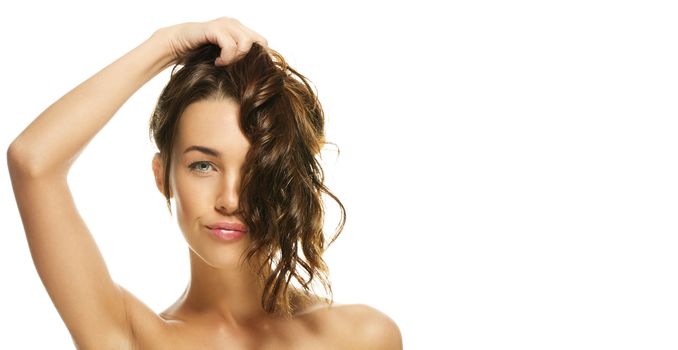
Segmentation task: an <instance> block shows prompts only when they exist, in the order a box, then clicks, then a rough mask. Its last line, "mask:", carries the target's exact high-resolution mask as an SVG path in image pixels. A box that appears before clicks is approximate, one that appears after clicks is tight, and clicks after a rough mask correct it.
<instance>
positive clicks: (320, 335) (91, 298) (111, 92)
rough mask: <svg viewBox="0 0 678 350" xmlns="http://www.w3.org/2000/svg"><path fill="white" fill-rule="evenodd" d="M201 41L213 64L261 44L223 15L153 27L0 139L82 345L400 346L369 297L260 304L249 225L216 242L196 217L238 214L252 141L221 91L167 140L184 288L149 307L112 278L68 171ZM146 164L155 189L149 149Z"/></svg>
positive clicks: (56, 298)
mask: <svg viewBox="0 0 678 350" xmlns="http://www.w3.org/2000/svg"><path fill="white" fill-rule="evenodd" d="M206 42H211V43H214V44H218V45H219V46H220V47H221V49H222V51H221V56H220V57H219V58H218V59H217V60H216V62H215V64H216V65H224V64H229V63H231V62H234V61H236V60H238V59H239V58H241V57H242V55H243V54H244V53H246V52H247V51H248V50H249V48H250V47H251V45H252V43H253V42H258V43H260V44H262V45H263V46H267V42H266V39H264V38H263V37H262V36H261V35H259V34H257V33H256V32H254V31H252V30H251V29H249V28H247V27H245V26H244V25H242V24H241V23H240V22H239V21H237V20H235V19H233V18H228V17H221V18H218V19H215V20H212V21H207V22H203V23H196V22H188V23H182V24H178V25H174V26H170V27H165V28H161V29H159V30H157V31H156V32H155V33H153V35H152V36H150V37H149V38H148V39H147V40H146V41H144V42H143V43H141V44H140V45H138V46H137V47H135V48H134V49H132V50H131V51H130V52H128V53H127V54H125V55H123V56H122V57H120V58H119V59H117V60H116V61H114V62H113V63H111V64H110V65H108V66H106V67H105V68H103V69H102V70H101V71H99V72H98V73H96V74H95V75H94V76H92V77H91V78H89V79H88V80H86V81H85V82H83V83H81V84H80V85H78V86H77V87H75V88H74V89H73V90H71V91H70V92H68V93H67V94H66V95H64V96H63V97H62V98H61V99H59V100H58V101H56V102H55V103H53V104H52V105H51V106H49V107H48V108H47V109H46V110H45V111H44V112H43V113H42V114H40V115H39V116H38V117H37V118H36V119H35V120H34V121H33V122H32V123H31V124H30V125H29V126H28V127H27V128H26V129H25V130H23V132H22V133H21V134H20V135H19V136H17V138H16V139H15V140H14V142H12V144H11V145H10V147H9V149H8V151H7V160H8V167H9V170H10V175H11V179H12V186H13V188H14V194H15V197H16V200H17V204H18V207H19V212H20V214H21V218H22V222H23V224H24V229H25V231H26V238H27V240H28V243H29V248H30V251H31V255H32V257H33V261H34V263H35V266H36V270H37V271H38V274H39V276H40V278H41V280H42V282H43V284H44V285H45V288H46V289H47V292H48V294H49V296H50V298H51V299H52V302H53V303H54V305H55V307H56V308H57V310H58V312H59V314H60V316H61V318H62V319H63V320H64V323H65V324H66V326H67V328H68V330H69V332H70V333H71V335H72V337H73V340H74V342H75V344H76V345H77V347H78V348H79V349H402V339H401V335H400V331H399V329H398V326H397V325H396V324H395V323H394V322H393V320H391V319H390V318H389V317H388V316H387V315H385V314H383V313H382V312H380V311H378V310H377V309H374V308H372V307H369V306H367V305H363V304H352V305H338V304H336V303H335V304H334V305H332V306H329V305H326V303H322V302H317V301H312V299H305V298H301V297H299V298H295V299H294V300H293V303H294V305H295V306H296V310H297V311H296V313H295V314H294V315H293V317H292V318H290V319H283V318H277V317H273V316H270V315H268V314H267V313H265V312H264V310H263V309H262V308H261V306H260V296H261V292H262V291H261V289H260V288H258V287H257V285H256V283H254V281H255V277H256V275H255V274H254V272H253V271H252V270H250V269H249V268H247V267H246V265H243V264H241V262H240V261H239V260H238V259H237V257H239V256H240V253H241V252H242V251H243V250H244V249H245V248H246V247H247V244H248V243H249V242H250V240H249V237H248V236H247V235H245V236H244V237H243V238H241V239H239V240H237V241H233V242H226V243H224V242H217V241H215V239H214V238H213V237H211V236H209V234H207V233H206V229H205V227H204V225H208V224H212V223H215V222H217V221H231V222H239V223H242V222H243V220H242V218H239V217H237V216H236V215H234V213H235V212H237V203H238V193H237V191H236V190H235V189H236V188H237V187H238V186H239V181H240V168H241V166H242V164H243V161H244V157H245V154H246V153H247V150H248V149H249V144H248V142H247V139H246V138H245V137H244V134H243V133H242V131H241V130H240V129H239V126H238V123H237V118H238V114H239V109H238V108H239V107H238V105H237V104H235V103H233V102H232V101H230V100H218V101H217V100H203V101H198V102H195V103H193V104H192V105H190V106H189V107H188V108H187V109H186V111H185V112H184V113H185V114H184V116H183V117H182V118H181V121H180V125H179V136H178V139H177V142H176V143H175V149H174V150H173V155H172V156H173V160H174V161H173V166H172V169H171V175H170V180H171V189H172V194H171V195H172V197H173V198H174V200H175V203H176V215H177V219H178V222H179V226H180V228H181V230H182V232H183V234H184V238H185V239H186V241H187V243H188V248H189V249H188V252H189V256H190V262H191V280H190V282H189V284H188V286H187V288H186V291H185V292H184V294H183V295H182V296H181V297H180V298H179V299H178V300H177V301H176V302H175V303H174V304H173V305H171V306H170V307H168V308H167V309H166V310H164V311H163V312H161V313H159V314H156V313H155V312H154V311H153V310H151V309H150V308H149V307H148V306H147V305H146V304H144V303H143V302H142V301H140V300H139V299H137V298H136V297H135V296H134V295H133V294H132V293H131V292H129V291H128V290H127V289H125V288H123V287H122V286H120V285H118V284H117V283H115V282H114V281H113V279H112V278H111V276H110V274H109V272H108V269H107V267H106V264H105V262H104V260H103V258H102V256H101V253H100V252H99V249H98V247H97V245H96V242H95V241H94V239H93V237H92V235H91V233H90V232H89V230H88V228H87V226H86V225H85V222H84V221H83V219H82V218H81V216H80V214H79V213H78V211H77V209H76V207H75V203H74V202H73V198H72V195H71V192H70V189H69V187H68V183H67V175H68V172H69V170H70V168H71V166H72V164H73V162H74V161H75V160H76V159H77V157H78V155H79V154H80V153H81V152H82V150H83V149H84V147H85V146H86V145H87V144H88V143H89V142H90V141H91V139H92V138H93V137H94V136H95V135H96V134H97V133H98V132H99V131H100V130H101V128H103V126H104V125H106V123H107V122H108V121H109V120H110V118H112V117H113V115H114V114H115V112H116V111H117V110H118V109H119V108H120V106H122V104H123V103H124V102H125V101H126V100H127V99H128V98H129V97H130V96H131V95H132V94H134V92H136V91H137V90H138V89H139V88H140V87H141V86H143V85H144V84H145V83H146V82H148V81H149V80H150V79H151V78H153V77H154V76H155V75H157V74H158V73H160V72H162V71H163V70H164V69H165V68H167V67H170V66H172V65H173V64H174V63H175V61H176V60H177V58H178V57H180V56H181V55H183V54H184V53H186V52H187V51H188V50H191V49H193V48H195V47H197V46H200V45H202V44H204V43H206ZM73 125H77V126H78V127H72V126H73ZM225 135H226V136H227V137H224V136H225ZM189 145H202V146H207V147H210V148H213V149H215V150H217V151H219V152H220V156H219V157H212V156H207V155H206V154H203V153H201V152H198V151H191V152H187V153H184V149H185V148H186V147H187V146H189ZM195 162H198V163H195ZM152 168H153V172H154V175H155V178H156V185H157V186H158V190H159V191H160V192H161V193H162V186H163V183H162V181H163V179H164V177H163V174H162V169H161V167H160V164H159V159H158V158H157V157H154V159H153V162H152Z"/></svg>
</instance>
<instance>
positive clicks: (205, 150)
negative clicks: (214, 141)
mask: <svg viewBox="0 0 678 350" xmlns="http://www.w3.org/2000/svg"><path fill="white" fill-rule="evenodd" d="M190 151H199V152H202V153H205V154H207V155H210V156H212V157H217V158H219V157H220V156H221V153H220V152H219V151H217V150H215V149H212V148H209V147H205V146H198V145H192V146H188V147H187V148H186V149H185V150H184V153H188V152H190Z"/></svg>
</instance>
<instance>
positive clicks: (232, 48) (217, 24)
mask: <svg viewBox="0 0 678 350" xmlns="http://www.w3.org/2000/svg"><path fill="white" fill-rule="evenodd" d="M214 30H215V31H216V32H217V34H216V36H217V38H218V41H219V44H218V45H219V46H220V47H221V52H220V55H219V57H217V59H216V60H215V62H214V64H215V65H227V64H230V63H233V62H235V61H237V60H239V59H240V58H242V57H243V56H245V54H246V53H247V52H248V51H249V50H250V49H251V48H252V43H254V42H259V43H260V44H261V45H263V46H268V43H267V42H266V39H265V38H263V37H262V36H261V35H259V34H258V33H256V32H254V31H253V30H251V29H249V28H247V27H246V26H245V25H243V24H242V23H240V21H238V20H237V19H234V18H228V17H221V18H218V19H216V20H214ZM223 33H228V34H227V35H224V34H223Z"/></svg>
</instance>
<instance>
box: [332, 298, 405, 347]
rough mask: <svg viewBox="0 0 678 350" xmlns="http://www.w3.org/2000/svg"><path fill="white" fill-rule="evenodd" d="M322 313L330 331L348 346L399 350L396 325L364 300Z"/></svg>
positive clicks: (400, 339)
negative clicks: (331, 326) (331, 327)
mask: <svg viewBox="0 0 678 350" xmlns="http://www.w3.org/2000/svg"><path fill="white" fill-rule="evenodd" d="M331 310H332V311H331V312H328V313H326V315H325V317H327V318H329V320H328V321H330V322H329V323H330V324H332V325H334V326H335V327H333V328H334V332H333V333H334V335H335V336H337V337H338V338H339V339H343V340H342V342H344V343H345V346H346V348H350V349H384V350H400V349H402V348H403V342H402V335H401V333H400V327H398V325H397V324H396V322H395V321H394V320H393V319H392V318H391V317H389V316H388V315H387V314H385V313H384V312H382V311H380V310H378V309H376V308H374V307H371V306H369V305H366V304H345V305H338V306H334V307H332V308H331Z"/></svg>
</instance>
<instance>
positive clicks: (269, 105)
mask: <svg viewBox="0 0 678 350" xmlns="http://www.w3.org/2000/svg"><path fill="white" fill-rule="evenodd" d="M219 53H220V47H219V46H217V45H214V44H206V45H203V46H201V47H199V48H197V49H195V50H193V51H191V52H189V53H188V54H186V55H185V56H184V57H182V58H180V59H179V60H177V62H176V64H175V66H174V68H172V73H171V78H170V80H169V82H168V83H167V85H166V86H165V88H164V89H163V90H162V92H161V94H160V97H159V98H158V103H157V105H156V107H155V109H154V112H153V114H152V116H151V119H150V123H149V137H153V139H154V141H155V144H156V146H157V147H158V149H159V151H160V152H159V153H160V158H161V163H162V164H163V167H164V169H165V171H164V177H165V181H164V196H165V198H166V201H167V207H168V209H169V211H170V215H171V214H172V209H171V206H170V189H169V186H170V181H169V176H170V166H171V159H172V157H171V154H172V149H173V144H174V140H175V135H176V133H177V128H178V124H179V118H180V117H181V114H182V112H183V111H184V109H185V108H186V107H187V106H188V105H190V104H191V103H193V102H197V101H199V100H205V99H233V100H234V101H235V102H237V103H238V104H239V105H240V113H241V114H240V126H241V128H242V130H243V133H244V134H245V136H246V137H247V138H248V140H249V141H250V145H251V147H250V150H249V152H248V154H247V156H246V160H245V165H244V168H243V173H242V180H241V188H240V196H239V198H240V202H239V208H238V209H239V211H240V212H241V213H242V215H241V216H242V218H243V220H244V221H245V222H244V224H245V225H247V227H248V228H249V232H250V233H249V234H250V238H251V240H252V243H253V244H252V246H251V247H250V248H249V249H248V250H247V251H246V252H245V253H246V257H245V261H247V262H250V260H251V259H253V257H255V256H256V258H257V259H256V260H257V261H258V262H259V263H260V265H259V267H258V269H257V271H258V272H259V273H258V276H259V281H260V286H263V291H264V293H263V295H262V298H261V305H262V307H263V308H264V310H266V312H268V313H271V314H277V315H282V316H285V317H289V316H290V315H292V314H293V313H294V312H296V311H298V310H295V308H296V306H295V305H293V303H292V298H296V297H304V298H312V299H313V297H312V295H311V293H310V291H311V290H312V285H311V282H312V281H313V279H314V278H316V277H317V280H319V281H320V283H321V284H322V286H323V287H324V289H325V291H328V290H329V293H330V295H332V287H331V283H330V281H329V278H328V274H329V271H328V267H327V265H326V264H325V261H324V260H323V258H322V254H323V252H324V251H325V250H326V248H327V247H326V246H325V237H324V234H323V222H324V207H323V201H322V197H321V195H322V193H326V194H327V195H329V196H330V197H332V198H333V199H334V200H335V201H336V202H337V203H338V204H339V207H340V209H341V218H340V223H339V225H338V226H337V231H336V233H335V235H334V237H333V238H332V240H331V241H330V242H329V244H328V245H327V246H329V245H330V244H332V243H333V242H334V241H335V240H336V239H337V237H338V236H339V234H340V233H341V231H342V230H343V227H344V223H345V221H346V211H345V209H344V206H343V204H342V203H341V201H340V200H339V199H338V198H337V197H336V196H335V195H334V194H332V192H330V190H329V189H328V188H327V187H326V186H325V185H324V173H323V169H322V166H321V164H320V163H319V162H318V160H317V159H316V158H315V156H316V155H320V151H321V149H322V148H323V147H324V145H325V144H326V143H329V142H326V140H325V136H324V124H325V122H324V113H323V109H322V107H321V105H320V102H319V101H318V98H317V96H316V94H315V93H314V92H313V90H312V89H311V86H310V85H309V83H308V79H307V78H306V77H304V76H303V75H301V74H300V73H298V72H297V71H296V70H294V69H293V68H292V67H290V66H289V65H288V64H287V63H286V62H285V60H284V58H283V57H282V56H281V55H280V54H279V53H278V52H276V51H275V50H272V49H270V48H265V47H263V46H261V45H259V44H258V43H254V44H253V45H252V47H251V49H250V50H249V51H248V52H247V54H246V55H244V56H243V57H242V58H241V59H239V60H237V61H235V62H233V63H231V64H230V65H227V66H215V65H214V63H213V62H214V60H215V58H216V57H218V56H219ZM178 65H182V66H183V67H182V68H181V69H179V70H178V71H177V72H175V71H174V70H175V68H176V67H177V66H178ZM295 77H296V78H295ZM337 150H338V148H337ZM320 158H322V155H320ZM299 245H301V251H302V252H303V257H301V256H300V255H299V253H300V252H299V251H298V246H299ZM241 258H242V256H241ZM273 264H275V268H273ZM299 267H301V268H303V270H304V271H305V274H306V275H307V276H308V279H304V276H303V275H302V271H301V270H300V269H299ZM292 277H294V278H295V279H296V280H297V281H299V282H300V283H301V286H302V287H303V294H304V295H301V294H299V292H298V291H296V290H295V289H294V288H293V289H292V291H288V286H289V283H290V280H291V278H292ZM314 300H316V299H314ZM325 300H327V299H325ZM329 300H330V303H332V302H333V298H332V297H331V298H330V299H329Z"/></svg>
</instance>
